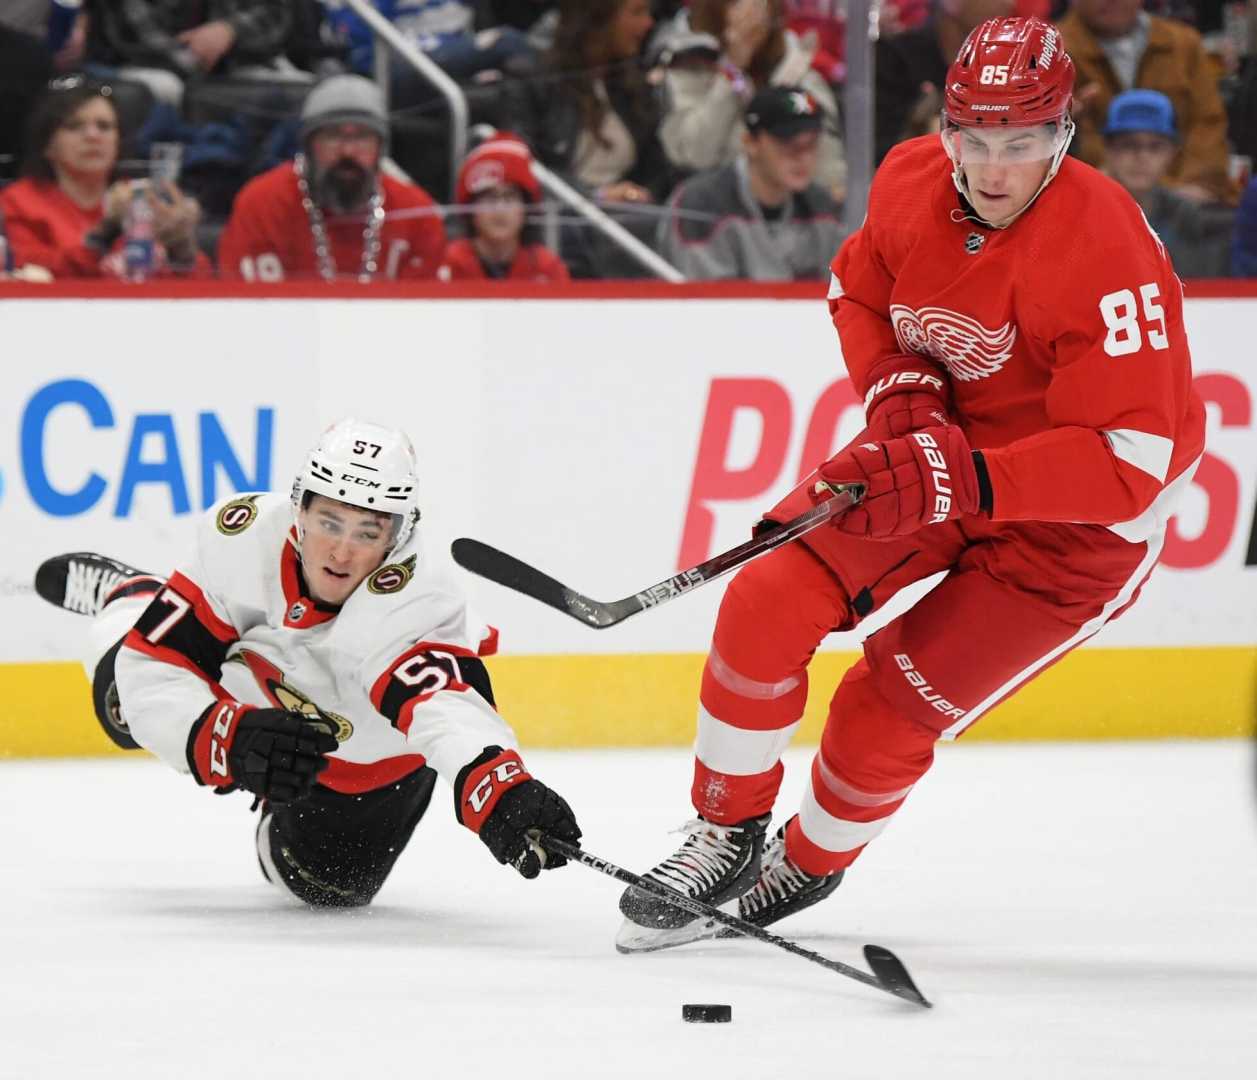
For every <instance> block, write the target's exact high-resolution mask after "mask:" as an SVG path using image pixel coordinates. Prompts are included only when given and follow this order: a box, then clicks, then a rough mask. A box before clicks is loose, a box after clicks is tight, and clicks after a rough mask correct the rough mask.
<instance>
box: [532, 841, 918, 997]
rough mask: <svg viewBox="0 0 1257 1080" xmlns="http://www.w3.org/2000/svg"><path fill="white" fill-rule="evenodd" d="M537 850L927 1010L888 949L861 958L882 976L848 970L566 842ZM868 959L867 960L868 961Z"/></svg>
mask: <svg viewBox="0 0 1257 1080" xmlns="http://www.w3.org/2000/svg"><path fill="white" fill-rule="evenodd" d="M540 843H541V846H542V847H543V848H545V849H546V850H547V851H553V852H555V853H556V854H558V855H562V856H563V857H564V858H566V859H569V860H571V861H572V862H577V863H580V864H581V865H582V866H587V867H589V868H590V869H591V870H597V871H598V872H599V873H600V874H606V875H607V876H608V877H611V878H615V880H616V881H619V882H621V883H622V884H624V885H632V886H634V887H635V888H638V889H641V890H642V891H643V892H648V893H650V894H651V895H652V896H657V897H659V898H660V899H662V900H666V901H668V903H670V904H673V905H674V906H676V907H679V908H681V909H682V910H684V911H688V912H689V913H690V914H691V915H697V916H699V917H700V918H705V919H710V920H712V921H714V922H718V923H721V924H722V925H724V926H727V927H729V928H730V929H731V930H735V931H737V933H739V934H743V935H745V936H746V937H753V938H756V939H758V940H759V941H762V942H764V944H766V945H773V946H775V947H777V948H778V949H784V950H785V951H786V952H788V953H793V954H794V955H795V956H800V957H802V958H803V959H804V960H810V961H811V962H812V963H814V964H819V965H820V966H821V967H823V968H827V969H828V970H830V971H833V972H835V973H836V974H838V975H844V976H846V977H847V978H848V979H855V980H856V981H857V982H862V983H864V984H865V985H866V986H872V987H876V988H877V989H878V990H883V991H885V992H886V993H888V994H894V995H895V996H896V997H900V998H903V999H904V1000H905V1001H911V1002H912V1003H913V1004H914V1005H922V1006H924V1007H926V1008H929V1007H930V1002H928V1001H927V1000H926V999H925V997H924V996H923V995H922V994H921V992H920V991H919V990H918V989H917V988H916V985H915V984H914V983H913V981H912V979H911V977H910V976H909V975H908V972H907V969H906V968H904V966H903V964H902V963H901V962H900V960H899V958H898V957H896V956H895V955H894V954H893V953H891V952H890V950H888V949H883V948H881V947H880V946H874V945H869V946H865V956H866V957H869V950H871V949H872V950H876V953H875V955H876V957H877V961H878V965H877V966H878V967H880V968H881V969H882V971H883V972H884V973H885V974H883V975H882V976H879V975H871V974H869V973H868V972H867V971H862V970H861V969H860V968H857V967H852V966H851V965H850V964H844V963H843V962H842V961H840V960H831V959H829V957H827V956H822V955H821V954H820V953H818V952H813V951H812V950H811V949H805V948H804V947H803V946H802V945H797V944H795V942H793V941H790V940H789V939H788V938H783V937H778V936H777V935H776V934H774V933H772V932H771V931H768V930H765V929H764V928H763V927H762V926H756V925H755V924H754V923H752V922H747V921H746V920H745V919H742V918H739V917H738V916H737V915H729V914H727V913H726V912H723V911H721V910H720V909H719V908H715V907H712V906H711V905H710V904H705V903H703V902H702V901H701V900H695V899H694V898H693V897H689V896H685V895H683V894H682V893H679V892H676V891H675V890H673V889H669V888H668V887H667V886H666V885H661V884H659V883H658V882H656V881H652V880H651V879H650V878H644V877H642V876H640V875H639V874H634V873H633V872H632V871H631V870H625V869H624V868H623V867H621V866H616V865H615V863H613V862H608V861H607V860H606V859H603V858H600V857H599V856H597V855H591V854H590V853H589V852H587V851H585V850H584V849H583V848H581V847H579V846H578V845H576V844H571V843H568V842H567V841H566V840H560V839H559V838H558V837H555V836H548V835H547V836H543V837H541V840H540ZM870 959H871V958H870Z"/></svg>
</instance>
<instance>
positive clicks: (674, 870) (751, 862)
mask: <svg viewBox="0 0 1257 1080" xmlns="http://www.w3.org/2000/svg"><path fill="white" fill-rule="evenodd" d="M769 817H770V815H768V814H765V815H764V816H763V817H758V818H750V819H748V820H747V821H743V822H739V823H738V824H737V825H716V824H714V823H712V822H710V821H704V820H703V819H702V818H698V819H697V820H695V821H691V822H687V823H686V824H685V825H683V826H682V827H681V829H680V830H678V831H682V832H688V833H689V835H688V836H687V837H686V838H685V842H684V843H683V844H682V845H681V846H680V848H678V849H677V851H676V853H675V854H674V855H671V856H669V857H668V858H667V859H664V861H663V862H661V863H660V864H659V865H658V866H656V867H654V868H653V869H651V870H648V871H647V872H646V873H645V874H644V875H642V876H643V877H646V878H649V879H650V880H651V881H657V882H659V883H660V884H662V885H667V886H668V887H669V888H670V889H675V890H676V891H677V892H679V893H683V894H684V895H686V896H690V897H693V898H694V899H696V900H701V901H702V902H703V903H705V904H710V905H712V906H713V907H721V905H727V906H728V908H729V909H730V910H732V908H733V905H734V902H735V901H736V900H737V898H738V897H739V896H741V895H742V893H744V892H746V890H747V889H749V888H750V887H751V886H752V885H753V884H754V882H755V879H756V877H757V876H758V874H759V867H760V853H761V852H762V850H763V847H764V832H765V830H767V828H768V821H769ZM620 911H621V912H622V913H623V914H624V916H625V920H624V923H623V925H622V926H621V927H620V932H619V934H617V935H616V940H615V947H616V948H617V949H618V950H619V951H620V952H650V951H653V950H655V949H667V948H670V947H672V946H673V945H683V944H685V943H686V942H688V941H697V940H699V939H700V938H706V937H714V936H715V934H716V931H717V930H718V929H719V924H717V923H716V922H715V921H714V920H710V919H703V918H699V917H696V916H694V915H691V914H690V913H689V912H688V911H684V910H682V909H681V908H678V907H673V906H672V905H671V904H669V903H667V902H666V901H665V900H662V899H660V898H659V897H656V896H653V895H651V894H650V893H648V892H643V891H642V890H640V889H636V888H632V887H630V888H628V889H625V890H624V895H622V896H621V897H620Z"/></svg>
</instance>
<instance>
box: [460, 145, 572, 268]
mask: <svg viewBox="0 0 1257 1080" xmlns="http://www.w3.org/2000/svg"><path fill="white" fill-rule="evenodd" d="M455 199H456V200H457V202H458V205H459V207H460V208H464V209H466V210H467V211H468V213H467V214H466V215H465V216H464V218H463V227H464V229H465V230H466V232H467V234H468V235H467V236H465V237H462V238H460V239H458V240H454V241H452V242H451V243H450V245H449V246H448V247H447V248H446V249H445V262H444V265H443V266H442V267H441V271H440V274H439V275H438V276H439V277H440V278H441V279H442V280H443V281H477V280H484V279H486V278H492V279H494V280H499V281H500V280H507V279H509V280H511V281H567V280H568V277H569V275H568V272H567V267H566V266H565V265H564V264H563V260H562V259H560V258H559V257H558V256H557V255H556V254H555V253H554V252H553V251H551V250H550V249H549V248H547V247H546V246H545V245H544V244H542V243H540V241H539V239H538V237H537V236H536V235H535V233H536V225H534V224H530V223H529V222H528V220H527V214H528V210H529V209H530V208H532V207H535V206H536V205H537V203H538V202H539V201H540V199H541V185H540V184H538V183H537V178H536V177H535V176H534V175H533V172H532V154H530V153H529V151H528V146H527V144H526V143H525V142H524V141H523V140H522V139H519V138H517V137H515V136H514V135H507V134H498V135H497V136H496V137H494V138H493V139H491V140H489V141H488V142H484V143H481V144H480V145H479V146H478V147H476V149H475V150H473V151H472V152H471V153H470V154H468V155H467V159H466V160H465V161H464V162H463V166H462V169H461V170H459V174H458V185H457V190H456V191H455Z"/></svg>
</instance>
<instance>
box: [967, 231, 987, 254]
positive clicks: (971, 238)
mask: <svg viewBox="0 0 1257 1080" xmlns="http://www.w3.org/2000/svg"><path fill="white" fill-rule="evenodd" d="M985 243H986V237H985V236H983V235H982V234H981V233H978V232H971V233H970V234H969V235H968V236H966V237H965V252H966V253H967V254H969V255H976V254H977V253H978V252H979V251H981V250H982V245H983V244H985Z"/></svg>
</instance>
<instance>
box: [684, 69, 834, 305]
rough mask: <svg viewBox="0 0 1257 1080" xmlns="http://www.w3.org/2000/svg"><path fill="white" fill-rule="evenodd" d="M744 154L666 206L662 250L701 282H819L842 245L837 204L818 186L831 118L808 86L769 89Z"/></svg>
mask: <svg viewBox="0 0 1257 1080" xmlns="http://www.w3.org/2000/svg"><path fill="white" fill-rule="evenodd" d="M745 123H746V132H745V134H743V136H742V148H743V149H742V154H741V155H740V156H739V157H738V158H737V159H736V160H735V161H734V162H733V163H732V164H731V165H722V166H720V167H718V168H716V169H712V170H709V171H708V172H703V173H699V174H698V175H697V176H695V177H692V178H691V179H689V180H687V181H686V182H685V183H683V184H682V185H681V186H680V187H679V188H677V190H676V192H675V193H674V194H673V196H672V198H671V199H670V200H669V201H668V209H669V211H670V215H669V217H667V218H665V219H664V220H663V222H662V223H661V228H660V236H659V248H660V251H661V252H662V253H663V255H664V257H665V258H667V259H669V260H670V261H671V262H672V263H673V265H674V266H676V267H677V268H678V269H679V270H680V271H681V272H682V273H683V274H685V275H686V276H688V277H691V278H695V279H704V280H711V279H719V278H750V279H753V280H755V281H797V280H819V279H822V278H825V277H826V276H827V275H828V271H829V262H830V260H831V259H832V258H833V256H834V252H835V251H837V250H838V247H839V245H840V244H841V243H842V240H843V236H844V230H843V228H842V225H841V224H840V221H839V210H838V206H837V204H836V203H835V202H834V200H833V199H832V198H831V197H830V195H829V193H828V192H827V191H826V190H825V189H824V188H823V187H821V186H820V185H818V184H817V183H816V182H815V177H816V170H817V165H818V161H819V157H820V139H821V128H822V124H823V114H822V111H821V108H820V105H819V104H818V103H817V102H816V100H815V99H814V98H813V97H812V96H811V95H810V94H809V93H808V92H807V91H806V90H804V89H802V88H801V87H788V86H770V87H767V88H765V89H763V90H761V91H760V92H759V93H758V94H756V95H755V97H754V98H752V99H751V103H750V105H749V106H748V107H747V110H746V118H745Z"/></svg>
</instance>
